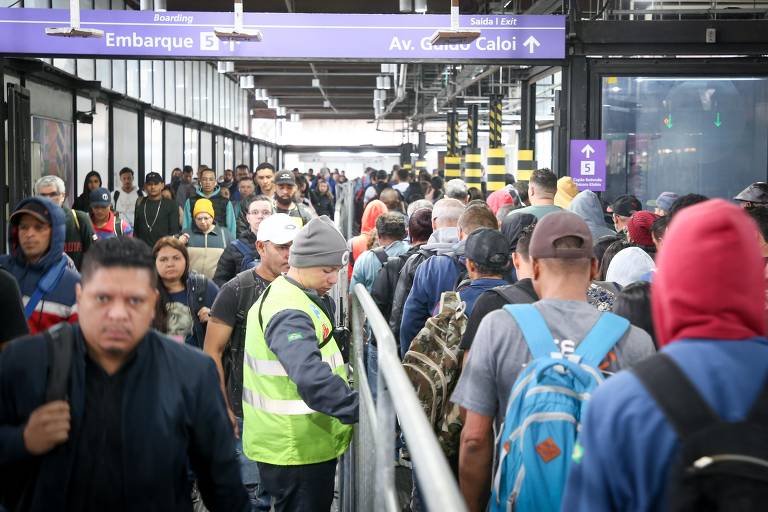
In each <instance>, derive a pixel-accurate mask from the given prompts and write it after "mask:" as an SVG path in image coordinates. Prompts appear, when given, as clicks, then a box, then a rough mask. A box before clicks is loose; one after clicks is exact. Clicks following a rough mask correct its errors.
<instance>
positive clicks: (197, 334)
mask: <svg viewBox="0 0 768 512" xmlns="http://www.w3.org/2000/svg"><path fill="white" fill-rule="evenodd" d="M152 254H153V255H154V257H155V269H156V270H157V276H158V281H157V288H158V291H159V292H160V301H159V303H158V304H159V311H158V312H157V313H158V314H157V315H156V318H155V325H154V327H155V328H156V329H157V330H159V331H161V332H163V333H165V334H167V335H168V336H170V337H172V338H174V339H176V340H177V341H179V342H186V343H188V344H190V345H194V346H196V347H199V348H202V346H203V341H204V340H205V326H206V325H207V323H208V318H209V316H210V312H211V306H213V301H214V299H215V298H216V294H217V293H218V292H219V288H218V286H216V285H215V284H214V283H213V281H210V280H209V279H207V278H206V277H205V276H203V275H201V274H198V273H196V272H194V271H190V269H189V253H188V252H187V248H186V246H185V245H184V243H183V242H182V241H180V240H179V239H177V238H176V237H173V236H164V237H163V238H161V239H160V240H158V241H157V243H156V244H155V247H154V249H153V251H152Z"/></svg>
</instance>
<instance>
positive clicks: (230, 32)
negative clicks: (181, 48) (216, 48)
mask: <svg viewBox="0 0 768 512" xmlns="http://www.w3.org/2000/svg"><path fill="white" fill-rule="evenodd" d="M74 1H78V0H74ZM234 11H235V26H234V28H232V29H230V28H214V29H213V32H214V34H216V37H218V38H219V39H221V40H222V41H253V42H259V41H261V40H262V39H263V36H262V33H261V31H260V30H246V29H245V28H243V0H235V6H234Z"/></svg>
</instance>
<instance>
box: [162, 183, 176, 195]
mask: <svg viewBox="0 0 768 512" xmlns="http://www.w3.org/2000/svg"><path fill="white" fill-rule="evenodd" d="M165 190H167V191H169V192H170V193H171V199H176V194H175V193H174V192H173V187H172V186H170V185H169V184H167V183H163V190H161V192H163V191H165Z"/></svg>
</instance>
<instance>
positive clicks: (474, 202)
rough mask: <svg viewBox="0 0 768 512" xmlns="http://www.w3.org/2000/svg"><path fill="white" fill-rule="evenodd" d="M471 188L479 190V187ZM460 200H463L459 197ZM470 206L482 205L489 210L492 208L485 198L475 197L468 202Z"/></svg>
mask: <svg viewBox="0 0 768 512" xmlns="http://www.w3.org/2000/svg"><path fill="white" fill-rule="evenodd" d="M470 190H477V189H470ZM451 199H453V198H451ZM459 201H461V199H459ZM470 206H482V207H483V208H488V209H489V210H490V209H491V207H490V206H488V203H486V202H485V200H484V199H473V200H471V201H470V202H468V203H467V208H469V207H470Z"/></svg>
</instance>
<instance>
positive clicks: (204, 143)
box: [200, 130, 214, 167]
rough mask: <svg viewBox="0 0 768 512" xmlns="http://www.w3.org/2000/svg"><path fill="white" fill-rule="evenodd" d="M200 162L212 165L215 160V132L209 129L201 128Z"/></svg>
mask: <svg viewBox="0 0 768 512" xmlns="http://www.w3.org/2000/svg"><path fill="white" fill-rule="evenodd" d="M200 163H201V164H205V165H207V166H209V167H210V166H212V165H213V164H214V162H213V134H212V133H211V132H209V131H207V130H200Z"/></svg>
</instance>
